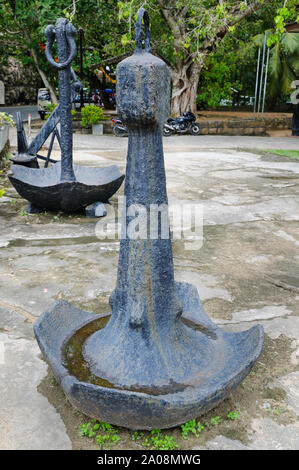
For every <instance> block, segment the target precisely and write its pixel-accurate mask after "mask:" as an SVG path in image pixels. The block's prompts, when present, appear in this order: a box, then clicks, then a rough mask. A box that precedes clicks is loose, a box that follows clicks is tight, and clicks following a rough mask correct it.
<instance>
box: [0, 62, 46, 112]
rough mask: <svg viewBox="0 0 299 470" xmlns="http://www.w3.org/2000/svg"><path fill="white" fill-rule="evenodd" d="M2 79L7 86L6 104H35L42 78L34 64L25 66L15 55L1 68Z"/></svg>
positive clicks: (0, 78)
mask: <svg viewBox="0 0 299 470" xmlns="http://www.w3.org/2000/svg"><path fill="white" fill-rule="evenodd" d="M0 80H1V81H3V83H4V86H5V104H6V105H8V106H9V105H13V104H17V103H19V104H35V103H36V102H37V90H38V88H40V87H42V86H43V85H42V82H41V79H40V77H39V75H38V73H37V72H36V71H35V69H34V67H32V66H27V67H25V66H23V65H22V64H21V63H20V62H18V61H17V60H16V59H15V58H14V57H10V58H9V59H8V64H7V65H5V66H2V67H1V69H0Z"/></svg>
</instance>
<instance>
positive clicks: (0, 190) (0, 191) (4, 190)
mask: <svg viewBox="0 0 299 470" xmlns="http://www.w3.org/2000/svg"><path fill="white" fill-rule="evenodd" d="M5 193H6V188H2V189H0V199H1V198H2V196H4V194H5Z"/></svg>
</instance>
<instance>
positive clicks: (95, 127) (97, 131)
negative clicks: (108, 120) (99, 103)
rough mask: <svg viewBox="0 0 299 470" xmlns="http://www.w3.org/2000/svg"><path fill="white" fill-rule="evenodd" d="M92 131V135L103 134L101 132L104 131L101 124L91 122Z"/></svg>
mask: <svg viewBox="0 0 299 470" xmlns="http://www.w3.org/2000/svg"><path fill="white" fill-rule="evenodd" d="M92 133H93V134H94V135H103V133H104V127H103V124H93V125H92Z"/></svg>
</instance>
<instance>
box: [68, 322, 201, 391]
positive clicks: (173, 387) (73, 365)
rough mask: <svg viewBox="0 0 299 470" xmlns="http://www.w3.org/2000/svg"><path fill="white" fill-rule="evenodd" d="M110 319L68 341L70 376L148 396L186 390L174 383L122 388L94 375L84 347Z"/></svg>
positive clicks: (90, 327)
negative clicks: (83, 350)
mask: <svg viewBox="0 0 299 470" xmlns="http://www.w3.org/2000/svg"><path fill="white" fill-rule="evenodd" d="M109 319H110V314H109V315H107V316H104V317H101V318H99V319H97V320H94V321H92V322H89V323H87V325H85V326H83V327H82V328H80V329H79V330H78V331H76V333H75V334H74V335H73V336H72V337H71V338H70V339H69V340H68V341H67V343H66V345H65V347H64V353H63V366H64V367H65V368H66V369H67V370H68V371H69V373H70V375H72V376H74V377H76V378H77V379H78V380H80V381H81V382H86V383H91V384H94V385H98V386H100V387H105V388H113V389H116V390H129V391H132V392H139V393H146V394H148V395H167V394H169V393H174V392H178V391H183V390H184V389H185V388H186V385H182V384H177V383H174V382H172V383H170V384H169V385H168V386H166V387H159V388H134V387H130V388H121V387H119V386H115V385H114V384H112V383H111V382H109V381H108V380H105V379H102V378H101V377H98V376H96V375H94V374H93V373H92V372H91V370H90V368H89V364H88V362H86V360H85V358H84V356H83V354H82V349H83V345H84V343H85V341H86V340H87V338H88V337H89V336H91V335H92V334H93V333H95V332H96V331H98V330H101V329H103V328H104V327H105V326H106V324H107V323H108V321H109ZM187 322H188V326H190V325H189V323H190V324H191V323H193V322H191V321H189V320H187ZM198 329H200V330H201V331H203V332H204V333H205V334H207V333H206V330H207V329H206V328H204V327H199V328H198Z"/></svg>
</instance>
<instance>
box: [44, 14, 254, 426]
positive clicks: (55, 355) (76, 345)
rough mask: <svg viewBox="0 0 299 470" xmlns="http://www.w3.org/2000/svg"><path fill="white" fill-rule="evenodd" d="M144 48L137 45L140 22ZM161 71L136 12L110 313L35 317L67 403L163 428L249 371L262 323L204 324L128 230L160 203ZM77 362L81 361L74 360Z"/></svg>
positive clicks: (69, 311)
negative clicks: (232, 327) (244, 326)
mask: <svg viewBox="0 0 299 470" xmlns="http://www.w3.org/2000/svg"><path fill="white" fill-rule="evenodd" d="M143 20H144V25H145V50H143V49H142V36H141V34H142V21H143ZM169 98H170V76H169V70H168V68H167V66H166V64H165V63H164V62H163V61H162V60H160V59H159V58H157V57H155V56H153V55H152V54H151V53H150V33H149V17H148V13H147V12H146V11H145V10H144V9H143V8H141V9H140V10H139V14H138V19H137V26H136V49H135V53H134V54H133V55H132V56H131V57H129V58H127V59H125V60H124V61H122V62H121V63H120V64H119V65H118V67H117V108H118V112H119V115H120V117H121V119H122V120H123V122H125V124H126V125H127V127H128V132H129V142H128V154H127V170H126V180H125V196H126V203H125V213H124V217H123V234H125V236H124V238H122V239H121V241H120V252H119V264H118V276H117V283H116V288H115V290H114V291H113V293H112V295H111V297H110V305H111V309H112V312H111V314H110V315H100V314H99V315H96V316H95V315H94V314H91V313H87V312H83V311H81V310H79V309H76V308H75V307H73V306H71V305H70V304H68V303H67V302H65V301H59V302H57V303H55V304H54V305H53V306H52V307H50V308H49V310H47V311H46V312H44V313H43V314H42V315H41V317H40V318H39V320H38V321H37V323H36V324H35V335H36V338H37V341H38V343H39V345H40V348H41V350H42V352H43V354H44V356H45V358H46V360H47V361H48V363H49V364H50V365H51V367H52V370H53V372H54V374H55V377H56V378H57V380H58V381H59V383H60V384H61V386H62V388H63V389H64V391H65V393H66V395H67V396H68V398H69V400H70V402H71V403H72V404H73V405H74V406H75V407H76V408H78V409H79V410H81V411H82V412H83V413H85V414H87V415H89V416H92V417H96V418H99V419H102V420H104V421H107V422H109V423H112V424H115V425H120V426H124V427H128V428H131V429H153V428H168V427H172V426H175V425H178V424H181V423H183V422H186V421H188V420H190V419H192V418H194V417H196V416H199V415H200V414H202V413H204V412H206V411H208V410H209V409H211V408H213V407H214V406H216V405H217V404H218V403H219V402H220V401H221V400H223V399H224V398H226V397H227V396H228V395H229V394H230V393H231V392H232V390H233V389H234V388H235V387H236V386H237V385H238V384H239V383H240V382H241V381H242V380H243V379H244V378H245V377H246V375H247V374H248V373H249V372H250V370H251V368H252V366H253V364H254V362H255V361H256V360H257V358H258V356H259V354H260V352H261V349H262V345H263V329H262V327H261V326H255V327H253V328H251V329H249V330H247V331H242V332H238V333H230V332H226V331H224V330H222V329H221V328H219V327H218V326H217V325H216V324H214V323H213V322H212V321H211V320H210V318H209V317H208V315H207V314H206V312H205V311H204V309H203V307H202V304H201V302H200V299H199V296H198V292H197V290H196V288H195V287H194V286H192V285H191V284H187V283H178V282H175V278H174V267H173V255H172V244H171V239H170V236H169V237H168V238H165V237H162V235H161V222H160V223H159V224H158V225H159V232H158V236H157V237H155V238H150V237H145V238H139V239H138V238H137V239H136V238H134V237H130V236H129V235H128V231H129V225H130V222H131V221H132V218H133V217H132V211H131V208H132V207H143V208H145V209H146V213H147V214H149V209H150V205H152V204H157V205H158V206H160V205H165V206H166V207H167V204H168V200H167V192H166V177H165V168H164V156H163V146H162V127H163V124H164V122H165V120H166V118H167V116H168V111H169ZM83 364H84V366H83Z"/></svg>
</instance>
